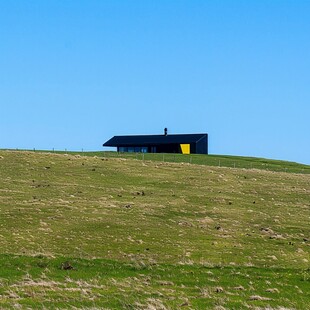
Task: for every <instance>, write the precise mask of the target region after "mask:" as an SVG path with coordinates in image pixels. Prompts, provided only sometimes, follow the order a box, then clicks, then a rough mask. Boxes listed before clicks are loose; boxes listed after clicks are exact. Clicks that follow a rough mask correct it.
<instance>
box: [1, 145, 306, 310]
mask: <svg viewBox="0 0 310 310" xmlns="http://www.w3.org/2000/svg"><path fill="white" fill-rule="evenodd" d="M83 155H85V156H82V155H81V154H80V153H76V154H72V153H70V154H58V153H54V154H53V153H44V152H33V151H32V152H30V151H28V152H26V151H24V152H16V151H0V212H1V216H0V249H1V252H0V308H14V307H15V308H17V307H18V305H20V306H21V307H22V308H27V307H28V308H29V307H30V308H36V309H40V308H41V309H44V308H52V309H55V308H70V309H71V308H72V307H76V308H84V309H85V308H100V309H179V308H184V309H223V308H225V309H249V308H250V309H266V308H268V309H279V307H284V308H286V309H309V307H310V293H309V292H310V290H309V287H310V269H309V268H310V264H309V262H310V250H309V239H310V227H309V219H310V199H309V197H310V176H309V174H307V172H306V171H308V170H307V169H309V166H301V165H298V164H294V163H289V164H290V165H291V169H292V171H294V172H298V173H286V172H291V171H288V169H287V170H286V172H285V170H282V172H275V171H268V170H266V169H265V168H266V167H265V168H264V169H244V168H246V167H245V166H244V165H245V164H246V163H248V164H249V165H250V164H251V163H252V166H253V168H254V165H256V163H259V162H261V161H266V160H260V159H253V160H252V161H251V159H249V158H232V157H227V160H229V161H231V162H233V161H234V160H235V161H236V162H237V160H239V161H240V165H241V163H242V165H243V167H242V169H240V168H239V166H238V165H237V164H235V169H231V168H226V167H218V165H216V161H217V160H219V157H216V156H197V159H200V160H201V162H200V163H198V164H194V163H196V162H194V159H193V158H194V156H193V158H192V165H189V164H187V163H184V162H183V163H178V162H177V159H174V157H171V161H173V160H172V159H174V161H175V162H170V161H168V158H169V157H167V156H168V155H167V154H166V155H165V158H164V160H165V162H163V160H162V159H161V158H160V157H158V158H157V160H156V157H155V156H153V158H152V159H153V160H152V161H151V160H149V159H148V158H146V157H144V160H136V159H139V158H137V156H140V155H141V154H126V155H127V156H133V158H129V157H127V158H124V157H123V155H122V156H120V155H118V154H117V153H105V154H102V153H99V154H98V153H91V154H89V153H83ZM86 155H87V156H86ZM102 155H104V156H102ZM153 155H156V154H153ZM158 156H163V155H162V154H159V155H158ZM172 156H173V155H172ZM213 157H214V158H213ZM175 158H177V156H176V157H175ZM178 158H180V159H182V160H183V161H185V162H186V161H187V159H188V158H190V157H188V156H184V155H183V156H180V157H178ZM212 158H213V159H214V160H215V164H214V165H212V164H211V163H210V161H209V160H211V159H212ZM222 158H223V157H222ZM206 160H208V161H206ZM203 161H204V162H205V163H203ZM206 162H207V164H206ZM273 162H274V161H267V163H268V165H270V166H271V163H273ZM274 164H275V165H277V168H279V167H281V169H282V168H283V167H288V166H287V163H284V162H274ZM221 166H222V164H221ZM249 168H250V167H249ZM268 169H269V170H271V168H270V167H269V168H268ZM302 169H303V170H304V171H302ZM273 170H276V169H273ZM64 266H69V267H70V268H69V269H68V270H65V269H66V268H64ZM71 267H72V269H71Z"/></svg>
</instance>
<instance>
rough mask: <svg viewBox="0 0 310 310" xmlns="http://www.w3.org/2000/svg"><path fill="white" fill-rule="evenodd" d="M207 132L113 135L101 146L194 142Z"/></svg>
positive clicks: (205, 135)
mask: <svg viewBox="0 0 310 310" xmlns="http://www.w3.org/2000/svg"><path fill="white" fill-rule="evenodd" d="M207 136H208V134H206V133H202V134H183V135H181V134H180V135H167V136H165V135H142V136H114V137H113V138H111V139H110V140H108V141H107V142H106V143H104V144H103V146H148V145H160V144H182V143H184V144H186V143H196V142H198V141H199V140H200V139H202V138H204V137H207Z"/></svg>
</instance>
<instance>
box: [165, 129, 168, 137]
mask: <svg viewBox="0 0 310 310" xmlns="http://www.w3.org/2000/svg"><path fill="white" fill-rule="evenodd" d="M164 135H165V136H167V135H168V128H165V129H164Z"/></svg>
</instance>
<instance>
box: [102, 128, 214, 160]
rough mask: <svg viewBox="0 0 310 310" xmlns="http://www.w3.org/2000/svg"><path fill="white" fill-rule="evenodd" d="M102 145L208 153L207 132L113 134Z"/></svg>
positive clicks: (143, 150) (127, 149)
mask: <svg viewBox="0 0 310 310" xmlns="http://www.w3.org/2000/svg"><path fill="white" fill-rule="evenodd" d="M103 146H114V147H117V151H118V152H137V153H180V154H208V134H207V133H202V134H177V135H168V134H167V129H166V128H165V134H163V135H141V136H114V137H113V138H111V139H110V140H108V141H107V142H106V143H104V144H103Z"/></svg>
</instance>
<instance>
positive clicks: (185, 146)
mask: <svg viewBox="0 0 310 310" xmlns="http://www.w3.org/2000/svg"><path fill="white" fill-rule="evenodd" d="M180 146H181V150H182V154H190V153H191V152H190V144H180Z"/></svg>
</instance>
